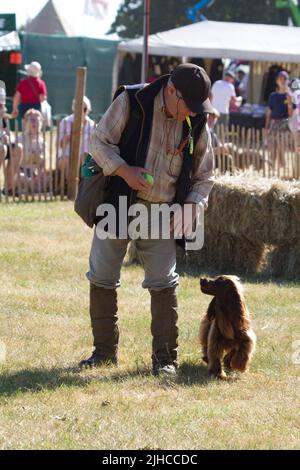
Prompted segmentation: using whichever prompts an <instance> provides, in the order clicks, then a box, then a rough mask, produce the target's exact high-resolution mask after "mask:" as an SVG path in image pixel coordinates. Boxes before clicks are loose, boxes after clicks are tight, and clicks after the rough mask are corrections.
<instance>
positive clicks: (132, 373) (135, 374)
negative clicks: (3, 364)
mask: <svg viewBox="0 0 300 470" xmlns="http://www.w3.org/2000/svg"><path fill="white" fill-rule="evenodd" d="M104 370H105V374H104V375H102V371H101V369H99V375H92V376H91V375H86V374H85V373H80V372H81V371H80V369H79V368H78V367H68V368H55V367H54V368H51V369H41V368H38V369H23V370H20V371H17V372H13V373H11V372H4V373H2V374H1V377H0V396H12V395H16V394H19V393H27V392H31V393H39V392H41V391H42V390H56V389H58V388H60V387H62V386H63V387H82V388H83V387H86V386H87V385H88V384H89V383H90V382H92V381H96V382H99V383H101V382H115V383H116V382H117V383H120V384H121V383H126V382H127V381H130V380H132V379H135V378H142V377H143V378H147V377H152V373H151V369H150V368H149V367H143V368H137V369H133V370H127V371H126V370H125V371H124V370H123V371H118V369H117V368H114V369H111V370H109V372H110V373H109V374H107V371H108V369H107V368H105V369H104ZM97 373H98V370H97ZM157 380H158V382H159V384H160V385H163V386H167V387H172V386H174V385H184V386H189V385H194V384H199V385H204V384H207V383H209V382H211V378H210V377H209V375H208V372H207V368H206V367H205V366H204V365H201V364H200V365H196V364H193V363H187V362H186V363H182V364H181V365H180V367H179V370H178V375H177V376H176V377H174V378H172V377H169V376H160V377H158V378H157Z"/></svg>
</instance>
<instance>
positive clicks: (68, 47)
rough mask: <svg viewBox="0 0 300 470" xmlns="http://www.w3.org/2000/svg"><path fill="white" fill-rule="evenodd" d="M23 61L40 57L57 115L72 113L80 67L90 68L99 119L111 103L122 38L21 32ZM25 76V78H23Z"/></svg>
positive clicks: (91, 95)
mask: <svg viewBox="0 0 300 470" xmlns="http://www.w3.org/2000/svg"><path fill="white" fill-rule="evenodd" d="M21 42H22V51H23V64H25V63H29V62H31V61H33V60H36V61H38V62H40V63H41V65H42V67H43V73H44V75H43V79H44V80H45V82H46V84H47V88H48V99H49V103H50V104H51V106H52V111H53V114H54V115H55V114H68V113H69V112H70V111H71V103H72V99H73V97H74V93H75V79H76V67H78V66H85V67H87V69H88V71H87V96H88V97H89V98H90V100H91V102H92V106H93V111H92V115H93V116H95V117H96V118H98V117H99V116H100V115H102V114H103V113H104V112H105V110H106V108H107V107H108V106H109V104H110V102H111V86H112V70H113V63H114V59H115V55H116V50H117V46H118V41H109V40H104V39H90V38H80V37H71V38H69V37H65V36H49V35H40V34H26V33H23V34H21ZM20 78H21V77H20Z"/></svg>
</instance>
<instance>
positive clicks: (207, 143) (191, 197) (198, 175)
mask: <svg viewBox="0 0 300 470" xmlns="http://www.w3.org/2000/svg"><path fill="white" fill-rule="evenodd" d="M194 159H195V164H194V170H193V176H192V187H191V191H190V192H189V194H188V196H187V198H186V201H189V202H195V203H197V204H202V205H203V206H204V208H206V207H207V204H208V196H209V193H210V191H211V189H212V187H213V185H214V174H213V173H214V152H213V148H212V143H211V136H210V132H209V128H208V125H207V124H206V126H205V128H204V130H203V132H202V133H201V136H200V138H199V140H198V142H197V145H196V148H195V153H194Z"/></svg>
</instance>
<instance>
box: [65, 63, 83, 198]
mask: <svg viewBox="0 0 300 470" xmlns="http://www.w3.org/2000/svg"><path fill="white" fill-rule="evenodd" d="M85 86H86V67H77V76H76V95H75V112H74V125H73V132H72V139H71V154H70V173H69V181H68V199H71V200H72V201H74V199H75V197H76V191H77V182H78V167H79V161H80V140H81V139H80V138H81V130H82V118H83V97H84V95H85Z"/></svg>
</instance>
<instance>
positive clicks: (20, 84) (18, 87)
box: [16, 80, 23, 93]
mask: <svg viewBox="0 0 300 470" xmlns="http://www.w3.org/2000/svg"><path fill="white" fill-rule="evenodd" d="M22 88H23V80H21V81H20V82H19V83H18V84H17V86H16V91H18V92H19V93H22Z"/></svg>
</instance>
